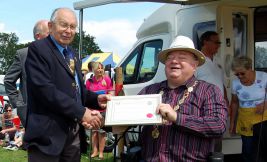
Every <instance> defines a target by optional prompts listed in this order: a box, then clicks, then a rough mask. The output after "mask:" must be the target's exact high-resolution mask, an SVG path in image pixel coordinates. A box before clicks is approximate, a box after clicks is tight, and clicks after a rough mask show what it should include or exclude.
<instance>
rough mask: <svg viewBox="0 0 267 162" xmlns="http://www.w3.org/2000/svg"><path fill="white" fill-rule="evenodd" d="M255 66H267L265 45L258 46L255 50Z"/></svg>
mask: <svg viewBox="0 0 267 162" xmlns="http://www.w3.org/2000/svg"><path fill="white" fill-rule="evenodd" d="M255 67H256V68H267V49H266V48H264V47H259V46H258V47H256V51H255Z"/></svg>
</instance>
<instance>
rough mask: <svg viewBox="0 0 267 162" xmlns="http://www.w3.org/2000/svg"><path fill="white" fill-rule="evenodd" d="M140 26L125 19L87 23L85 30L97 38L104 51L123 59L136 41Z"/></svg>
mask: <svg viewBox="0 0 267 162" xmlns="http://www.w3.org/2000/svg"><path fill="white" fill-rule="evenodd" d="M140 24H141V22H131V21H128V20H125V19H113V20H108V21H85V22H84V30H85V31H86V33H87V34H90V35H91V36H94V37H95V41H96V43H97V44H98V45H99V47H100V48H101V50H102V51H104V52H114V53H117V54H119V55H120V56H121V57H123V56H124V55H125V54H126V53H127V52H128V51H129V50H130V49H131V48H132V45H133V44H134V42H135V41H136V31H137V29H138V27H139V26H140Z"/></svg>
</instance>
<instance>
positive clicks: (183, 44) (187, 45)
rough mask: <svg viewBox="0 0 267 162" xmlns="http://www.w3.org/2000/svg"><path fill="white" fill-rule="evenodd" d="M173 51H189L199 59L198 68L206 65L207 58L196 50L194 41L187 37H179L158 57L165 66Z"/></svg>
mask: <svg viewBox="0 0 267 162" xmlns="http://www.w3.org/2000/svg"><path fill="white" fill-rule="evenodd" d="M172 51H188V52H191V53H192V54H194V55H195V56H196V57H197V59H198V62H199V64H198V66H201V65H203V64H204V63H205V56H204V54H203V53H202V52H200V51H199V50H197V49H195V46H194V43H193V41H192V40H191V39H190V38H188V37H185V36H177V37H176V38H175V39H174V41H173V42H172V44H171V45H170V47H169V48H167V49H165V50H163V51H161V52H160V53H159V55H158V59H159V61H160V62H161V63H163V64H165V61H166V59H167V56H168V54H169V53H170V52H172Z"/></svg>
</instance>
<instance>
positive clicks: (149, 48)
mask: <svg viewBox="0 0 267 162" xmlns="http://www.w3.org/2000/svg"><path fill="white" fill-rule="evenodd" d="M162 44H163V41H162V40H153V41H148V42H145V43H142V44H140V45H139V46H138V47H137V48H136V49H135V50H134V51H133V52H132V53H131V54H130V55H129V57H128V58H127V59H126V60H125V61H124V63H123V64H122V65H121V67H122V70H123V75H124V81H123V83H124V84H136V83H143V82H147V81H149V80H151V79H152V78H153V77H154V76H155V74H156V72H157V69H158V65H159V61H158V57H157V55H158V53H159V52H160V51H161V49H162Z"/></svg>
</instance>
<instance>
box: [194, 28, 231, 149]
mask: <svg viewBox="0 0 267 162" xmlns="http://www.w3.org/2000/svg"><path fill="white" fill-rule="evenodd" d="M200 43H201V52H202V53H203V54H204V55H205V59H206V62H205V63H204V64H203V65H202V66H201V67H199V68H198V69H197V70H196V72H195V76H196V78H197V79H199V80H204V81H206V82H208V83H211V84H214V85H216V86H218V87H219V88H220V90H221V93H222V94H223V96H224V99H225V101H226V104H227V106H228V105H229V101H228V98H227V93H226V89H225V86H224V83H223V82H224V75H223V71H222V69H221V68H220V67H219V66H218V65H217V64H216V63H214V62H213V57H214V56H215V55H216V53H217V52H218V49H219V47H220V45H221V42H220V38H219V35H218V33H216V32H214V31H207V32H205V33H203V34H202V35H201V37H200ZM214 151H215V152H221V151H222V142H221V139H218V140H216V142H215V148H214Z"/></svg>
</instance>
